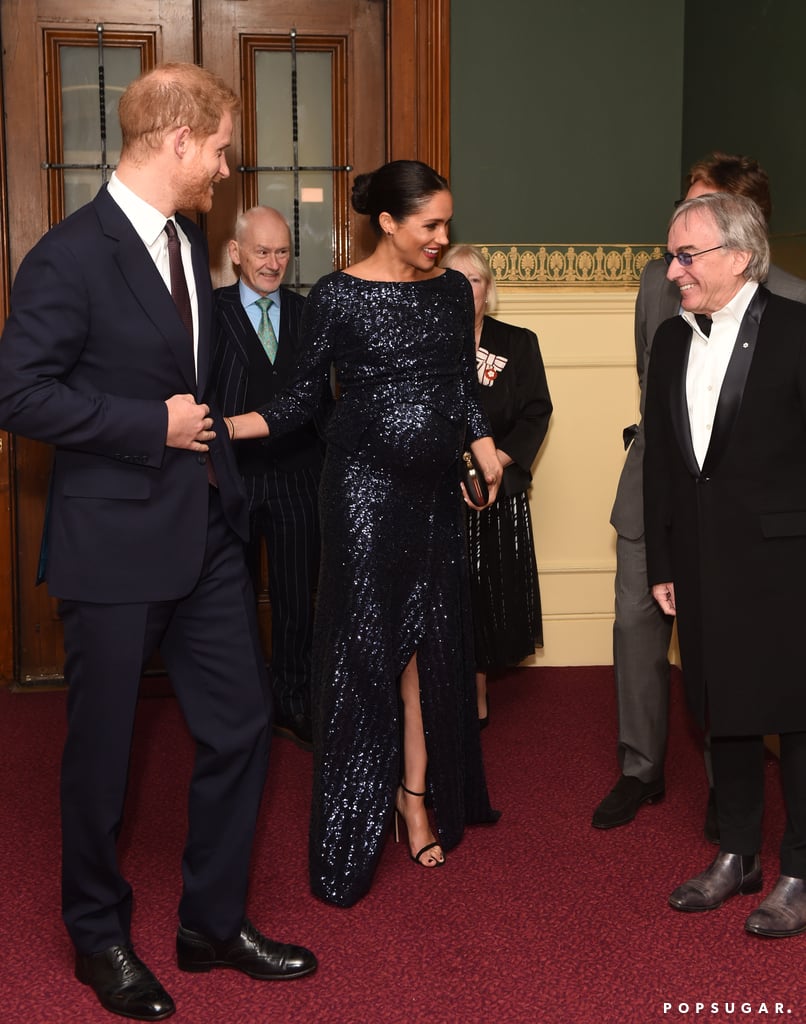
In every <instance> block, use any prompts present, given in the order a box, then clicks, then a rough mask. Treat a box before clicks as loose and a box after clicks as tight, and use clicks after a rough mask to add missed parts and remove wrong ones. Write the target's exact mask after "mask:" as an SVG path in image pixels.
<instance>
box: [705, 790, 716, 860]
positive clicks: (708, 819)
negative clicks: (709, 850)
mask: <svg viewBox="0 0 806 1024" xmlns="http://www.w3.org/2000/svg"><path fill="white" fill-rule="evenodd" d="M702 831H703V835H704V836H705V838H706V839H707V840H708V842H709V843H713V844H714V846H719V818H717V816H716V790H715V789H714V787H713V786H712V787H711V788H710V789H709V790H708V806H707V807H706V808H705V825H704V826H703V830H702Z"/></svg>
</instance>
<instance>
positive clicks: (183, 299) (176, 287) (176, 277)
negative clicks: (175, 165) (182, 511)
mask: <svg viewBox="0 0 806 1024" xmlns="http://www.w3.org/2000/svg"><path fill="white" fill-rule="evenodd" d="M165 234H166V235H167V236H168V266H169V267H170V270H171V297H172V298H173V300H174V302H175V304H176V308H177V309H178V310H179V316H180V317H181V318H182V323H183V324H184V325H185V327H186V328H187V332H188V334H189V335H190V337H191V340H192V339H193V312H192V310H191V308H190V295H189V294H188V283H187V278H186V277H185V268H184V267H183V266H182V247H181V245H180V242H179V235H177V233H176V226H175V225H174V222H173V221H172V220H168V221H166V222H165ZM205 461H206V463H207V479H208V480H209V482H210V485H211V486H212V487H218V480H217V479H216V472H215V469H214V468H213V463H212V460H211V459H210V457H209V455H208V456H207V458H206V459H205Z"/></svg>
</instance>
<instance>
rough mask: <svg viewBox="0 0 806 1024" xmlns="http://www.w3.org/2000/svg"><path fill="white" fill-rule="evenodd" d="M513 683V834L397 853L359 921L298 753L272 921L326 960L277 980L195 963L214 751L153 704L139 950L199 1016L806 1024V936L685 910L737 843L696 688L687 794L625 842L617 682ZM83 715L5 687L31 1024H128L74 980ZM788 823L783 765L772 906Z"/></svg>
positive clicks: (269, 815)
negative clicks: (194, 744)
mask: <svg viewBox="0 0 806 1024" xmlns="http://www.w3.org/2000/svg"><path fill="white" fill-rule="evenodd" d="M491 692H492V699H491V726H490V728H489V729H488V730H487V731H486V732H485V733H484V744H485V751H486V758H487V770H488V777H489V783H490V791H491V793H492V796H493V803H494V804H495V805H496V806H497V807H499V808H500V809H501V810H502V811H503V816H502V818H501V821H500V822H499V823H498V824H497V825H495V826H493V827H480V828H474V829H471V830H470V831H469V832H468V833H467V834H466V836H465V839H464V841H463V842H462V844H461V845H460V847H459V848H458V849H457V850H455V851H453V852H452V853H451V855H450V856H449V858H448V863H447V865H446V866H445V868H443V869H440V870H437V871H433V870H432V871H428V870H426V869H423V868H418V867H415V866H414V865H413V864H412V863H411V861H410V860H409V859H408V856H407V855H406V852H405V848H404V847H403V846H399V847H395V845H394V843H393V842H391V841H390V843H389V845H388V847H387V849H386V851H385V854H384V857H383V860H382V863H381V865H380V869H379V871H378V874H377V877H376V881H375V885H374V887H373V889H372V892H371V893H370V895H369V896H368V897H367V898H366V899H365V900H363V901H362V902H361V903H360V904H359V905H358V906H356V907H354V908H352V909H350V910H339V909H335V908H331V907H328V906H326V905H324V904H322V903H320V902H318V901H317V900H315V899H314V898H313V897H312V896H311V895H310V894H309V892H308V885H307V875H306V863H307V817H308V794H309V787H310V755H307V754H305V753H303V752H302V751H299V750H297V749H296V747H294V746H292V745H291V744H290V743H288V742H287V741H284V740H277V741H276V742H275V744H274V749H273V754H272V765H271V773H270V778H269V786H268V789H267V796H266V803H265V807H264V812H263V815H262V818H261V822H260V830H259V835H258V841H257V847H256V851H255V859H254V869H253V884H252V897H251V904H250V914H251V916H252V918H253V920H254V921H255V922H256V923H257V924H258V925H259V926H260V927H262V928H263V929H264V930H266V931H267V932H268V933H269V934H270V935H271V936H273V937H276V938H282V939H287V940H289V941H295V942H301V943H304V944H307V945H309V946H310V947H311V948H312V949H314V950H315V952H316V953H317V955H318V956H319V959H320V968H319V971H318V973H317V974H315V975H313V976H312V977H310V978H307V979H304V980H302V981H296V982H288V983H274V984H265V983H260V982H257V981H251V980H250V979H248V978H245V977H243V976H241V975H238V974H235V973H233V972H220V971H219V972H213V973H211V974H209V975H187V974H182V973H181V972H180V971H179V970H178V969H177V968H176V965H175V963H174V959H173V937H174V933H175V928H176V917H175V912H176V911H175V908H176V904H177V901H178V897H179V863H180V856H181V846H182V838H183V831H184V815H185V809H184V800H185V794H186V787H187V779H188V773H189V770H190V757H191V745H190V743H189V741H188V738H187V735H186V733H185V731H184V726H183V724H182V720H181V718H180V715H179V713H178V708H177V705H176V703H175V702H174V701H173V700H172V699H170V698H149V699H144V700H142V701H141V707H140V716H139V721H138V727H137V735H136V742H135V754H134V763H133V770H132V780H131V793H130V800H129V806H128V821H127V831H126V834H125V836H124V837H123V847H122V858H123V862H124V865H125V870H126V872H127V874H128V877H129V879H130V880H131V882H132V883H133V885H134V889H135V894H136V895H135V918H134V941H135V944H136V947H137V950H138V952H139V953H140V955H141V956H142V957H143V959H144V960H145V961H146V962H147V963H148V964H149V966H151V967H152V968H153V969H154V970H155V972H156V973H157V975H158V976H159V978H160V980H161V981H162V982H163V983H164V984H165V986H166V987H167V988H168V990H169V991H170V992H171V994H172V995H173V997H174V999H175V1000H176V1003H177V1007H178V1011H177V1014H176V1016H175V1017H174V1018H173V1019H174V1020H176V1021H177V1024H182V1022H184V1024H241V1022H247V1021H248V1022H254V1024H298V1022H299V1024H398V1022H400V1024H404V1022H405V1024H412V1022H435V1024H453V1022H457V1024H458V1022H470V1024H475V1022H485V1024H487V1022H490V1024H509V1022H512V1024H520V1022H536V1024H578V1022H580V1024H588V1022H590V1024H611V1022H613V1024H615V1022H618V1024H632V1022H634V1024H655V1022H662V1021H673V1022H676V1024H680V1022H694V1021H697V1022H700V1024H701V1022H703V1021H711V1022H720V1024H724V1022H737V1021H751V1020H752V1021H756V1020H759V1021H787V1022H791V1024H798V1022H806V977H805V976H804V967H805V966H806V934H804V935H802V936H799V937H797V938H794V939H789V940H777V941H776V940H760V939H755V938H752V937H751V936H749V935H747V934H746V933H745V932H744V931H743V923H744V919H745V917H746V916H747V914H748V913H749V912H750V911H751V910H752V909H753V907H754V906H755V905H756V903H757V902H758V899H759V897H756V896H749V897H738V898H736V899H734V900H732V901H730V902H729V903H728V904H726V905H725V906H724V907H723V908H721V909H720V910H718V911H716V912H714V913H711V914H704V915H687V914H680V913H677V912H675V911H673V910H671V909H670V908H669V907H668V906H667V904H666V898H667V896H668V894H669V892H670V891H671V890H672V889H673V888H674V887H675V886H676V885H677V884H678V883H679V882H681V881H683V880H685V879H686V878H687V877H689V875H691V874H693V873H696V872H697V871H699V870H701V869H702V868H703V867H705V866H706V864H707V863H708V861H709V860H710V859H711V857H712V856H713V852H714V848H713V847H709V846H708V845H707V844H706V843H705V841H704V840H703V838H702V834H701V825H702V816H703V812H704V807H705V797H706V788H705V780H704V773H703V769H702V762H701V757H700V754H699V751H698V746H697V739H696V736H695V735H694V733H693V732H692V730H691V729H690V727H689V725H688V721H687V718H686V715H685V712H684V710H683V708H682V698H681V694H680V687H679V681H677V680H676V683H675V692H674V700H673V712H672V722H673V726H672V735H671V739H670V749H669V759H668V770H667V797H666V800H665V801H664V802H663V803H661V804H659V805H657V806H653V807H648V808H645V809H643V810H642V811H641V813H640V814H639V816H638V818H637V819H636V821H635V822H633V823H632V824H631V825H629V826H627V827H625V828H620V829H615V830H613V831H611V832H598V831H596V830H594V829H593V828H591V825H590V818H591V814H592V812H593V809H594V807H595V806H596V804H597V803H598V801H599V800H600V799H601V797H602V796H603V795H604V794H605V792H606V791H607V790H608V789H609V788H610V786H611V785H612V783H613V782H614V781H615V777H616V769H615V754H614V746H615V721H614V715H615V711H614V695H613V680H612V670H610V669H608V668H581V669H579V668H567V669H521V670H518V671H515V672H512V673H511V674H510V675H508V676H507V677H506V678H503V679H500V680H497V681H495V682H494V683H493V685H492V690H491ZM64 701H65V698H64V694H62V693H41V694H31V695H27V694H24V695H20V694H9V693H8V692H7V691H0V814H2V832H1V833H0V901H1V902H0V915H1V916H0V1020H2V1021H3V1022H6V1021H8V1022H9V1024H12V1022H13V1024H95V1022H102V1021H106V1022H107V1024H109V1022H110V1021H112V1020H115V1019H117V1018H115V1017H113V1016H111V1015H110V1014H107V1013H105V1012H104V1011H103V1010H101V1008H100V1006H99V1005H98V1004H97V1002H96V1000H95V997H94V995H93V994H92V992H91V991H90V990H89V989H86V988H84V987H83V986H82V985H80V984H79V983H78V982H76V981H75V980H74V979H73V978H72V965H71V949H70V945H69V943H68V940H67V938H66V935H65V933H64V931H63V928H62V925H61V921H60V919H59V909H58V908H59V883H58V868H59V846H58V810H57V786H58V781H57V776H58V762H59V754H60V746H61V740H62V737H63V729H64V726H63V719H64ZM782 827H783V811H782V804H781V798H780V793H779V785H778V772H777V765H776V763H775V762H774V761H773V760H770V762H769V764H768V809H767V816H766V835H767V838H766V840H765V847H764V851H763V862H764V869H765V888H764V893H765V894H766V892H767V891H769V889H770V888H771V886H772V884H773V882H774V881H775V878H776V876H777V844H778V839H779V837H780V834H781V830H782ZM666 1004H671V1006H670V1007H669V1006H667V1005H666ZM698 1004H701V1005H698Z"/></svg>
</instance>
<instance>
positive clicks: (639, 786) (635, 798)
mask: <svg viewBox="0 0 806 1024" xmlns="http://www.w3.org/2000/svg"><path fill="white" fill-rule="evenodd" d="M665 793H666V786H665V784H664V781H663V779H655V781H654V782H642V781H641V780H640V779H639V778H636V776H635V775H622V776H621V778H620V779H619V780H618V782H617V783H616V784H615V786H614V787H613V788H612V789H611V790H610V792H609V793H608V794H607V796H606V797H605V798H604V800H602V802H601V803H600V804H599V806H598V807H597V808H596V810H595V811H594V812H593V821H592V822H591V824H592V825H593V827H594V828H617V827H618V826H619V825H626V824H628V823H629V822H631V821H632V820H633V818H634V817H635V816H636V814H637V813H638V808H639V807H640V806H641V804H655V803H657V802H658V801H659V800H662V799H663V797H664V795H665Z"/></svg>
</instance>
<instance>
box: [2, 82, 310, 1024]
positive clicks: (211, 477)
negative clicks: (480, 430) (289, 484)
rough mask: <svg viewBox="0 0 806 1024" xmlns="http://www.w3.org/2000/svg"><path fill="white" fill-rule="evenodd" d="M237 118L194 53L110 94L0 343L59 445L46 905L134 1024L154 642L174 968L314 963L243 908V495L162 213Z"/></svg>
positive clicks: (252, 705) (251, 742)
mask: <svg viewBox="0 0 806 1024" xmlns="http://www.w3.org/2000/svg"><path fill="white" fill-rule="evenodd" d="M237 109H238V99H237V97H236V96H235V95H234V93H233V92H232V91H231V90H230V89H229V88H228V87H227V86H226V85H225V84H224V83H223V82H222V81H221V80H220V79H218V78H216V77H215V76H214V75H212V74H210V73H209V72H207V71H205V70H203V69H202V68H198V67H196V66H194V65H192V64H168V65H163V66H161V67H158V68H156V69H154V70H153V71H151V72H148V73H146V74H145V75H142V76H141V77H140V78H139V79H137V80H136V81H135V82H133V83H132V84H131V85H130V86H129V88H128V89H127V90H126V92H125V93H124V95H123V97H122V98H121V100H120V105H119V117H120V123H121V130H122V138H123V147H122V153H121V158H120V162H119V164H118V167H117V171H116V172H115V174H113V176H112V179H111V181H110V182H109V185H108V186H104V187H103V188H102V189H101V191H100V192H99V194H98V195H97V196H96V198H95V199H94V200H93V201H92V202H91V203H89V204H87V205H86V206H84V207H82V208H81V209H80V210H78V211H77V212H76V213H74V214H73V215H72V216H70V217H68V218H67V219H66V220H65V221H63V222H62V223H60V224H58V225H57V226H55V227H54V228H52V229H51V230H50V231H49V232H48V233H47V234H46V235H45V236H44V237H43V238H42V239H41V240H40V241H39V243H38V244H37V245H36V246H35V247H34V248H33V249H32V250H31V252H30V253H29V254H28V255H27V257H26V258H25V260H24V261H23V263H22V265H21V267H20V270H19V272H18V274H17V278H16V281H15V284H14V289H13V292H12V300H11V308H12V311H11V315H10V317H9V319H8V322H7V324H6V327H5V331H4V333H3V337H2V342H0V423H2V426H3V427H4V428H6V429H9V430H12V431H15V432H18V433H21V434H24V435H26V436H28V437H31V438H35V439H37V440H40V441H44V442H47V443H50V444H52V445H54V446H55V457H54V464H53V478H52V498H51V509H50V515H49V517H48V525H47V527H46V529H47V530H48V537H47V551H48V561H47V565H46V577H47V581H48V586H49V589H50V592H51V593H52V594H53V595H54V596H56V597H58V598H59V602H60V603H59V609H60V615H61V617H62V620H63V624H64V638H65V656H66V660H65V679H66V681H67V683H68V686H69V692H68V701H67V710H68V733H67V740H66V744H65V749H64V755H63V761H62V777H61V804H62V844H63V845H62V850H63V854H62V907H63V916H64V920H65V924H66V926H67V930H68V933H69V935H70V938H71V939H72V941H73V943H74V945H75V950H76V967H75V971H76V977H77V978H78V979H79V980H80V981H82V982H83V983H84V984H87V985H89V986H91V987H92V988H93V990H94V991H95V993H96V995H97V996H98V999H99V1000H100V1002H101V1004H102V1005H103V1006H104V1008H105V1009H107V1010H109V1011H111V1012H113V1013H118V1014H121V1015H123V1016H126V1017H130V1018H134V1019H138V1020H162V1019H163V1018H165V1017H168V1016H170V1015H171V1014H172V1013H173V1012H174V1003H173V1000H172V999H171V997H170V995H169V994H168V993H167V992H166V991H165V989H164V988H163V987H162V985H161V984H160V983H159V981H158V980H157V979H156V977H155V976H154V975H153V974H152V973H151V971H150V970H149V969H148V968H147V967H146V966H145V964H143V962H142V961H141V960H140V959H139V958H138V957H137V955H136V953H135V952H134V950H133V948H132V945H131V934H130V925H131V912H132V892H131V888H130V886H129V884H128V883H127V881H126V880H125V878H124V877H123V876H122V874H121V871H120V867H119V865H118V861H117V853H116V838H117V835H118V833H119V830H120V826H121V820H122V814H123V805H124V797H125V790H126V781H127V772H128V764H129V752H130V746H131V737H132V731H133V727H134V718H135V708H136V703H137V694H138V687H139V682H140V676H141V671H142V666H143V664H144V662H145V661H146V660H147V659H148V658H149V656H150V655H151V654H152V653H153V652H154V651H155V650H156V649H157V648H159V649H160V651H161V654H162V659H163V661H164V663H165V665H166V667H167V670H168V673H169V675H170V678H171V682H172V685H173V688H174V691H175V692H176V695H177V698H178V700H179V702H180V704H181V707H182V711H183V713H184V716H185V719H186V721H187V724H188V728H189V730H190V732H191V734H192V736H193V738H194V740H195V742H196V760H195V766H194V771H193V777H192V780H191V784H190V796H189V812H188V834H187V842H186V846H185V851H184V856H183V860H182V878H183V889H182V897H181V902H180V905H179V931H178V934H177V958H178V964H179V967H180V968H181V969H183V970H186V971H208V970H210V969H211V968H215V967H233V968H236V969H238V970H241V971H244V972H245V973H247V974H249V975H251V976H253V977H258V978H265V979H269V978H288V977H296V976H300V975H303V974H307V973H309V972H311V971H313V970H314V969H315V967H316V960H315V958H314V957H313V954H311V953H310V952H309V951H308V950H306V949H304V948H303V947H298V946H288V945H282V944H280V943H276V942H272V941H270V940H268V939H266V938H265V936H263V935H261V933H260V932H259V931H258V930H257V929H256V928H254V926H253V925H251V923H250V922H249V921H248V920H247V918H246V913H245V904H246V892H247V875H248V868H249V859H250V854H251V848H252V840H253V834H254V828H255V822H256V818H257V814H258V810H259V805H260V799H261V793H262V790H263V783H264V778H265V770H266V764H267V759H268V748H269V740H270V726H271V710H270V701H269V694H268V686H267V680H266V676H265V669H264V667H263V664H262V657H261V654H260V647H259V641H258V633H257V626H256V617H255V613H254V600H253V597H252V591H251V587H250V584H249V577H248V573H247V572H246V568H245V563H244V558H243V547H242V541H243V539H245V538H246V536H247V533H248V517H247V510H246V502H245V500H244V494H243V488H242V485H241V482H240V479H239V475H238V472H237V467H236V465H235V460H234V457H233V454H232V450H231V447H230V445H229V442H228V440H227V437H226V429H225V427H224V424H223V421H222V418H221V416H220V413H219V412H218V411H217V410H216V408H215V406H214V405H213V404H210V403H209V402H208V398H207V392H208V390H209V362H210V349H211V328H212V290H211V286H210V277H209V271H208V263H207V252H206V246H205V242H204V238H203V236H202V235H201V233H200V231H199V230H198V228H197V227H196V225H195V224H194V223H193V222H192V221H190V220H188V219H186V218H185V217H182V216H179V215H177V214H176V211H177V209H190V210H197V211H200V212H206V211H208V210H209V209H210V208H211V205H212V198H213V187H214V185H215V183H216V182H217V181H219V180H221V179H222V178H226V177H227V176H228V174H229V171H228V168H227V162H226V156H225V154H226V150H227V147H228V146H229V145H230V141H231V137H232V125H233V115H234V114H235V113H236V111H237ZM182 312H184V313H185V315H184V317H183V316H182V315H181V314H182ZM154 838H155V839H156V841H159V839H160V837H159V836H156V837H154Z"/></svg>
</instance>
